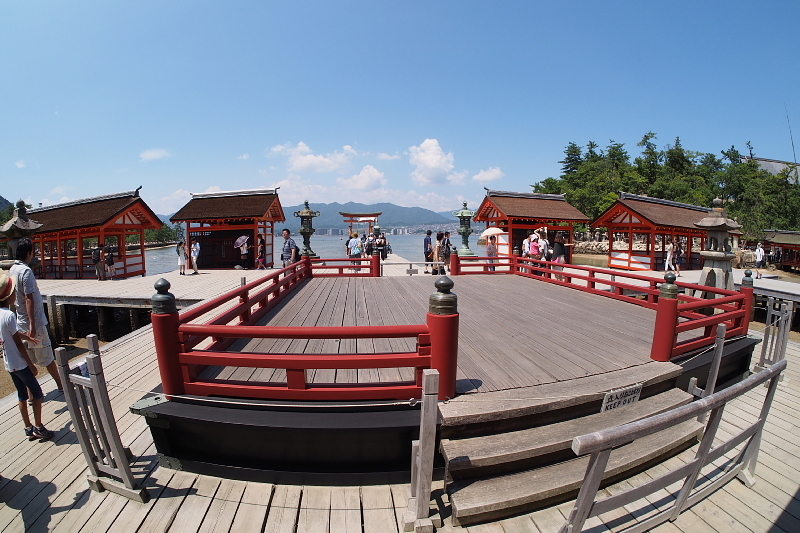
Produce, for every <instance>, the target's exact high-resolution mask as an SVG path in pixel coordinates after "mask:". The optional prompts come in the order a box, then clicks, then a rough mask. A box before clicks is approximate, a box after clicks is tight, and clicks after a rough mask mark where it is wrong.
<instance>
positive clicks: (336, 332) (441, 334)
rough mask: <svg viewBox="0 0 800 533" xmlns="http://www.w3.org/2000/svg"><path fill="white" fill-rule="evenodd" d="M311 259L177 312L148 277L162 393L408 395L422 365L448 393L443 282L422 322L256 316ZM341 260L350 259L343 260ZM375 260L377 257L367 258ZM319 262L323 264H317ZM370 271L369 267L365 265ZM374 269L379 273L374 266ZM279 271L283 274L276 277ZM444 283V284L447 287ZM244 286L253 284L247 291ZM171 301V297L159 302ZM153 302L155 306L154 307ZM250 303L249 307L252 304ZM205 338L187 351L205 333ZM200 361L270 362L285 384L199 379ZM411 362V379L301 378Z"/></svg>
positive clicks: (452, 345)
mask: <svg viewBox="0 0 800 533" xmlns="http://www.w3.org/2000/svg"><path fill="white" fill-rule="evenodd" d="M312 261H313V260H311V259H310V258H308V257H304V258H303V260H302V261H300V262H299V263H295V264H293V265H290V266H289V267H286V268H284V269H281V270H279V271H277V272H275V273H274V274H271V275H269V276H265V277H264V278H260V279H258V280H256V281H253V282H251V283H247V284H243V285H242V286H241V287H238V288H235V289H233V290H231V291H229V292H228V293H226V294H224V295H222V296H219V297H217V298H214V299H212V300H210V301H209V302H205V303H204V304H202V305H200V306H198V307H197V308H194V309H192V310H190V311H185V312H183V313H180V314H179V313H178V311H177V310H176V309H175V304H174V296H173V295H171V294H170V293H169V292H168V290H169V287H170V285H169V282H167V281H166V280H163V279H162V280H159V281H158V282H156V285H155V286H156V290H157V291H158V294H157V295H155V296H154V300H153V301H154V309H153V313H152V314H151V320H152V324H153V335H154V337H155V340H156V355H157V357H158V364H159V371H160V373H161V381H162V385H163V389H164V393H165V395H166V396H167V397H168V398H176V397H179V396H181V395H183V394H194V395H206V396H207V395H223V396H225V395H227V396H234V397H248V398H269V399H287V400H288V399H291V400H376V399H396V400H408V399H409V398H420V397H421V395H422V384H421V379H422V371H423V370H424V369H426V368H435V369H437V370H438V371H439V373H440V374H441V376H442V388H441V390H440V397H441V399H442V400H445V399H447V398H449V397H453V396H455V388H456V370H457V358H458V323H459V316H458V313H457V311H456V297H455V295H454V294H451V293H449V288H448V287H447V284H444V285H442V286H438V285H437V289H438V290H439V292H438V293H436V294H434V295H432V296H431V302H430V306H431V311H430V312H429V313H428V315H427V321H426V323H425V324H417V325H398V326H332V327H272V326H258V325H256V324H257V323H258V321H259V320H260V319H261V318H263V317H264V316H265V315H266V313H268V312H269V311H270V310H271V309H273V308H274V307H275V306H276V305H277V304H278V303H279V302H280V301H281V300H283V299H284V298H285V297H286V296H287V295H288V294H290V293H291V292H292V291H293V290H294V289H296V288H297V287H298V286H299V282H300V281H302V280H304V279H306V278H309V277H312V275H313V274H312V272H313V267H312V264H313V263H312ZM344 261H350V259H349V258H347V259H344ZM370 262H371V264H372V266H373V267H374V266H375V265H376V264H377V265H379V258H378V257H373V258H371V260H370ZM322 268H325V267H324V266H323V267H322ZM373 272H376V269H373ZM378 272H379V271H378ZM281 275H283V277H280V276H281ZM451 286H452V283H450V287H451ZM252 290H256V291H257V292H255V293H254V294H252V293H251V291H252ZM236 298H238V299H239V302H238V303H237V304H236V305H233V306H232V307H231V308H230V309H227V310H225V311H223V312H221V313H220V314H218V315H217V316H214V317H212V318H211V320H210V321H206V322H205V323H203V324H199V323H189V322H190V321H191V320H196V319H197V318H199V317H201V316H203V315H205V314H207V313H208V312H210V311H212V310H214V309H215V308H217V307H218V306H220V305H222V304H225V303H228V302H231V301H233V300H235V299H236ZM167 302H171V303H169V304H168V303H167ZM156 303H157V305H155V304H156ZM256 306H257V307H256ZM209 337H210V338H211V339H212V341H213V342H211V343H210V345H209V346H205V347H204V348H203V349H195V348H196V347H197V346H198V345H199V344H200V343H201V342H203V341H204V340H205V339H208V338H209ZM240 338H246V339H268V338H271V339H303V340H305V339H374V338H386V339H389V338H412V339H416V348H415V349H414V350H415V351H411V352H389V353H328V354H314V355H307V354H291V353H289V354H286V353H239V352H227V351H225V350H227V349H228V348H229V347H230V346H231V345H232V344H233V342H234V341H235V340H236V339H240ZM207 366H231V367H252V368H277V369H283V370H285V371H286V383H285V384H282V383H275V382H272V381H270V382H267V383H257V382H252V383H251V382H237V381H232V380H218V379H213V378H212V379H209V378H199V377H198V376H199V374H201V373H202V371H203V369H204V368H205V367H207ZM323 368H324V369H374V368H413V369H414V376H415V380H414V381H413V382H402V381H400V382H398V381H392V382H390V383H331V384H319V383H308V382H307V381H306V370H314V369H323Z"/></svg>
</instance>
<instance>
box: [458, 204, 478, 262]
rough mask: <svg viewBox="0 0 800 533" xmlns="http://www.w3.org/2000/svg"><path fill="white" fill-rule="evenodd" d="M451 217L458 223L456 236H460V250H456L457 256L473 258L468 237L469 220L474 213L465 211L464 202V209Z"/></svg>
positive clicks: (469, 230)
mask: <svg viewBox="0 0 800 533" xmlns="http://www.w3.org/2000/svg"><path fill="white" fill-rule="evenodd" d="M453 216H454V217H456V218H457V219H458V221H459V225H458V234H459V235H461V248H460V249H459V250H458V256H459V257H467V256H474V255H475V252H473V251H472V250H470V249H469V236H470V235H472V228H471V227H470V220H471V219H472V217H474V216H475V211H470V210H469V209H467V202H464V208H463V209H461V210H460V211H453Z"/></svg>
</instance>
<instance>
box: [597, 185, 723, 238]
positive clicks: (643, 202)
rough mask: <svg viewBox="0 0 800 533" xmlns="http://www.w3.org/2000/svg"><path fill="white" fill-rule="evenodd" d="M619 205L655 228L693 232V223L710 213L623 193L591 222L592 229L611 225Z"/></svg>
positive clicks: (691, 206) (704, 209)
mask: <svg viewBox="0 0 800 533" xmlns="http://www.w3.org/2000/svg"><path fill="white" fill-rule="evenodd" d="M620 204H621V205H623V206H625V207H627V208H628V209H629V210H631V211H634V212H635V213H636V214H638V215H640V216H641V217H642V218H644V219H646V220H647V221H648V222H650V223H651V224H653V225H655V226H663V227H670V228H685V229H691V230H695V231H696V230H697V229H698V228H697V226H695V223H697V222H700V221H701V220H702V219H704V218H705V217H706V216H707V215H708V213H710V212H711V208H710V207H702V206H699V205H692V204H684V203H680V202H673V201H671V200H662V199H661V198H652V197H650V196H639V195H636V194H630V193H626V192H623V193H620V197H619V200H617V201H616V202H615V203H614V205H612V206H611V207H610V208H608V209H607V210H606V212H605V213H603V214H602V215H600V216H599V217H597V218H596V219H595V220H593V221H592V224H591V225H592V226H593V227H594V226H607V225H608V224H613V223H614V219H615V218H616V217H617V214H618V213H617V211H618V210H617V206H618V205H620Z"/></svg>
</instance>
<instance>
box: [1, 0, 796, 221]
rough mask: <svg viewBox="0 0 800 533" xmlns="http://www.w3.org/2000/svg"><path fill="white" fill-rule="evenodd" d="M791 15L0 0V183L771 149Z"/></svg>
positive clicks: (442, 181)
mask: <svg viewBox="0 0 800 533" xmlns="http://www.w3.org/2000/svg"><path fill="white" fill-rule="evenodd" d="M799 21H800V2H797V1H796V0H795V1H785V2H783V1H774V2H766V3H753V2H741V1H729V2H696V1H695V2H683V1H677V2H676V1H673V2H642V1H637V2H580V1H573V2H536V1H529V2H471V1H458V2H414V1H402V2H400V1H397V2H384V1H378V0H374V1H369V2H355V1H344V0H340V1H335V2H316V1H315V2H308V1H298V0H294V1H291V2H202V1H186V2H182V1H169V2H164V1H160V2H150V1H137V2H115V1H104V2H79V1H69V2H66V1H65V2H55V1H52V2H15V3H10V2H6V3H3V4H2V6H0V74H1V75H2V82H1V83H0V102H1V103H0V125H1V126H0V180H2V181H0V194H2V195H3V196H4V197H6V198H7V199H9V200H11V201H15V200H17V199H19V198H23V199H25V200H27V201H29V202H31V203H33V204H34V205H37V204H38V203H40V202H41V203H43V204H46V205H47V204H53V203H58V202H61V201H64V200H70V199H77V198H85V197H88V196H96V195H100V194H107V193H113V192H118V191H123V190H130V189H134V188H136V187H138V186H139V185H142V186H143V189H142V196H143V197H144V198H145V200H146V201H147V202H148V203H149V204H150V205H151V207H153V209H154V210H155V211H156V212H158V213H161V214H168V213H172V212H174V211H176V210H177V209H178V208H179V207H180V206H182V205H183V204H184V203H185V202H186V201H187V200H188V198H189V193H190V192H204V191H208V190H212V191H213V190H234V189H248V188H265V187H280V191H279V193H280V197H281V202H282V203H283V204H284V205H294V204H297V203H300V202H302V201H303V200H305V199H308V200H310V201H312V202H333V201H338V202H346V201H351V200H352V201H360V202H364V203H373V202H381V201H389V202H393V203H396V204H400V205H406V206H421V207H426V208H429V209H433V210H435V211H443V210H449V209H457V208H460V202H461V201H463V200H467V201H468V202H469V204H470V206H471V207H475V206H477V204H478V203H479V202H480V200H481V199H482V198H483V195H484V190H483V187H488V188H491V189H500V190H511V191H530V187H529V186H530V184H533V183H536V182H538V181H540V180H542V179H544V178H547V177H548V176H557V175H558V174H559V169H560V165H559V163H558V161H559V160H560V159H561V158H562V156H563V150H564V147H565V146H566V145H567V144H568V143H569V142H570V141H575V142H577V143H578V144H581V145H585V144H586V143H587V142H588V141H590V140H592V141H595V142H597V143H598V144H600V145H601V146H606V145H607V144H608V142H609V140H611V139H613V140H614V141H617V142H622V143H625V145H626V147H627V149H628V151H629V152H630V153H631V155H632V156H635V155H636V154H638V153H639V149H638V147H637V146H636V143H637V142H638V141H639V140H640V139H641V137H642V135H643V134H644V133H646V132H648V131H653V132H655V133H657V135H658V141H657V142H658V144H659V146H664V145H665V144H670V143H672V142H673V141H674V139H675V137H677V136H679V137H680V138H681V141H682V143H683V146H684V147H685V148H688V149H691V150H696V151H702V152H714V153H717V154H719V151H720V150H723V149H727V148H729V147H730V146H732V145H735V146H736V147H737V148H739V149H740V150H745V143H746V142H747V141H751V142H752V144H753V146H754V147H755V150H756V155H758V156H760V157H767V158H771V159H780V160H792V159H793V157H794V156H793V154H792V146H791V142H790V138H789V131H788V127H787V120H786V111H787V110H788V114H789V118H790V120H792V121H793V125H794V127H795V133H796V134H797V136H798V142H799V143H800V79H799V78H800V69H798V68H797V65H796V60H797V57H800V45H798V42H800V38H799V37H798V34H797V24H798V22H799ZM784 105H785V106H786V108H784Z"/></svg>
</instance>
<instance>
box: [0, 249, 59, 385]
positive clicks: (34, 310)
mask: <svg viewBox="0 0 800 533" xmlns="http://www.w3.org/2000/svg"><path fill="white" fill-rule="evenodd" d="M33 257H34V248H33V243H32V242H31V240H30V239H28V238H27V237H23V238H22V239H20V240H19V242H18V243H17V260H16V261H14V264H13V265H11V269H10V270H9V271H8V275H9V277H11V278H13V281H14V287H15V292H14V294H15V298H14V305H16V308H17V322H18V323H19V328H20V331H23V332H25V334H26V335H27V336H28V337H32V338H35V339H37V340H38V342H28V341H25V342H24V344H25V346H26V347H27V349H28V354H29V355H30V358H31V360H32V361H33V362H34V363H36V364H37V365H39V366H43V367H45V368H46V369H47V373H48V374H50V376H51V377H52V378H53V381H55V382H56V386H57V387H58V390H61V389H62V387H61V377H59V375H58V369H57V368H56V357H55V354H54V353H53V345H52V344H51V342H50V335H49V334H48V333H47V315H46V314H45V312H44V303H43V302H42V293H41V292H39V285H38V283H36V278H35V277H34V275H33V270H31V267H30V266H29V265H30V262H31V261H32V260H33Z"/></svg>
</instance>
